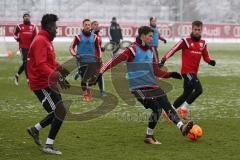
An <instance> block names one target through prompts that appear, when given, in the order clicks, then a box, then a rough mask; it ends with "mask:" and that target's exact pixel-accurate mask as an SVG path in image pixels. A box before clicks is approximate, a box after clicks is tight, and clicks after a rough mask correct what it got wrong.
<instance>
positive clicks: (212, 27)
mask: <svg viewBox="0 0 240 160" xmlns="http://www.w3.org/2000/svg"><path fill="white" fill-rule="evenodd" d="M14 24H17V22H16V23H14V22H8V23H6V22H5V23H1V22H0V36H12V35H13V34H12V33H13V30H14V27H15V25H14ZM78 24H81V23H76V22H74V23H69V22H67V23H64V22H61V23H59V26H58V37H72V36H74V35H76V34H79V32H80V31H81V26H80V25H78ZM108 26H109V25H106V24H103V25H102V29H101V35H102V37H107V36H108ZM138 26H140V25H138ZM138 26H136V25H134V24H133V25H131V24H122V25H121V27H122V33H123V36H124V37H135V36H136V34H137V28H138ZM38 27H39V28H40V26H38ZM159 30H160V32H161V34H162V36H163V37H166V38H178V37H180V36H181V35H183V36H188V35H189V34H190V32H191V23H183V25H182V29H181V24H180V23H162V24H160V25H159ZM181 30H182V34H181ZM203 37H204V38H216V39H224V38H228V39H231V38H233V39H236V38H240V25H236V24H205V25H204V27H203Z"/></svg>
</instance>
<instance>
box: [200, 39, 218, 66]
mask: <svg viewBox="0 0 240 160" xmlns="http://www.w3.org/2000/svg"><path fill="white" fill-rule="evenodd" d="M202 56H203V60H204V61H205V62H206V63H208V64H209V65H211V66H215V65H216V61H215V60H211V58H210V57H209V52H208V46H207V44H205V47H204V49H203V51H202Z"/></svg>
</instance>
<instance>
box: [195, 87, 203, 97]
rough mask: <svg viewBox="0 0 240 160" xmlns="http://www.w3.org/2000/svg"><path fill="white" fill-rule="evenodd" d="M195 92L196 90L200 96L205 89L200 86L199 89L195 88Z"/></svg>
mask: <svg viewBox="0 0 240 160" xmlns="http://www.w3.org/2000/svg"><path fill="white" fill-rule="evenodd" d="M195 92H196V94H197V95H198V96H200V95H201V94H202V93H203V89H202V88H198V89H196V90H195Z"/></svg>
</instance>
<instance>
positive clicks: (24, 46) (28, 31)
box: [13, 13, 37, 85]
mask: <svg viewBox="0 0 240 160" xmlns="http://www.w3.org/2000/svg"><path fill="white" fill-rule="evenodd" d="M30 18H31V17H30V14H29V13H24V14H23V23H20V24H18V25H17V26H16V27H15V29H14V33H13V35H14V39H15V40H16V41H17V42H18V43H19V50H20V52H21V54H22V61H23V63H22V65H21V66H20V67H19V69H18V72H17V73H16V74H15V84H16V85H18V84H19V75H20V74H21V73H22V72H23V71H25V74H26V77H27V70H26V69H27V54H28V50H29V48H30V45H31V43H32V41H33V39H34V37H35V36H36V34H37V27H36V26H35V25H34V24H32V23H31V22H30Z"/></svg>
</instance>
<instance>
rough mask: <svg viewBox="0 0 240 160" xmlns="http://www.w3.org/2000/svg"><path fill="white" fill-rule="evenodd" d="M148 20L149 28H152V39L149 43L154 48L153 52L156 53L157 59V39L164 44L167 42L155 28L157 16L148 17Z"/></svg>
mask: <svg viewBox="0 0 240 160" xmlns="http://www.w3.org/2000/svg"><path fill="white" fill-rule="evenodd" d="M149 21H150V27H151V29H152V30H154V33H153V40H152V42H151V43H150V45H151V46H152V47H153V48H154V50H155V53H156V55H157V59H159V57H158V46H159V40H161V41H163V42H164V43H165V44H166V43H167V40H166V39H165V38H163V37H162V36H161V34H160V32H159V31H158V29H157V18H156V17H151V18H150V19H149Z"/></svg>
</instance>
